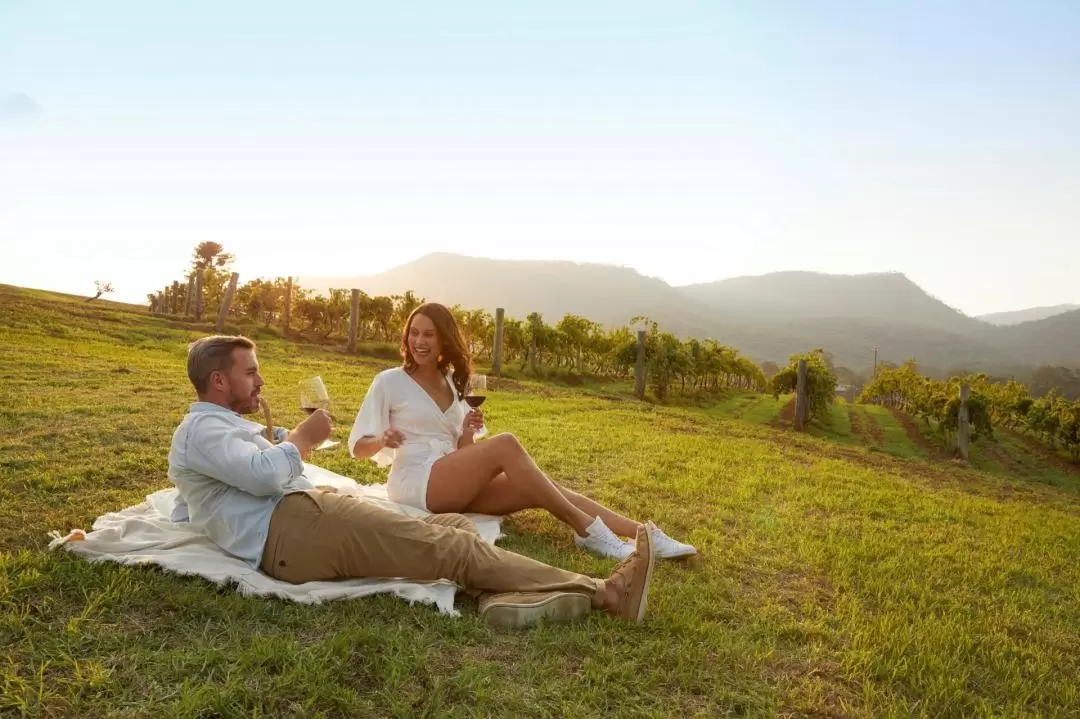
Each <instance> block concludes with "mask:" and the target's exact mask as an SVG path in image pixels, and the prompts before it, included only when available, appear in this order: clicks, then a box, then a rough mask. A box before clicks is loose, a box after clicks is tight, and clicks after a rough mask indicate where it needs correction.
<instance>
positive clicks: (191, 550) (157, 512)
mask: <svg viewBox="0 0 1080 719" xmlns="http://www.w3.org/2000/svg"><path fill="white" fill-rule="evenodd" d="M304 474H305V475H306V476H307V478H308V480H309V481H311V483H312V484H314V485H323V484H328V485H331V486H333V487H336V488H337V489H338V491H339V492H342V493H343V494H351V495H354V496H361V497H363V498H364V499H365V500H367V501H371V502H375V503H377V504H379V505H380V506H383V507H386V508H387V509H391V510H394V511H397V512H401V513H402V514H408V515H411V516H423V515H426V514H428V513H427V512H425V511H423V510H421V509H416V508H414V507H408V506H405V505H401V504H396V503H394V502H391V501H390V500H388V499H387V498H386V485H385V484H377V485H362V484H357V483H356V481H354V480H352V479H350V478H348V477H343V476H341V475H340V474H335V473H333V472H330V471H328V470H325V469H323V468H322V467H316V466H314V465H311V464H308V465H306V466H305V470H304ZM176 497H177V491H176V489H175V488H170V489H163V490H161V491H158V492H154V493H153V494H150V495H147V497H146V501H144V502H142V503H141V504H137V505H135V506H133V507H128V508H127V509H123V510H120V511H119V512H109V513H108V514H105V515H102V516H101V517H98V518H97V519H96V520H95V521H94V526H93V531H91V532H89V533H86V532H83V531H82V530H71V531H70V532H69V533H68V534H67V535H61V534H60V532H52V533H51V534H50V536H51V537H52V538H53V541H52V543H50V544H49V549H58V548H61V547H62V548H64V549H66V550H68V551H70V552H74V553H75V554H78V555H79V556H81V557H84V558H86V559H88V560H90V561H91V562H102V561H109V562H119V563H120V564H156V565H158V566H159V567H161V568H162V569H165V570H167V571H170V572H176V573H177V574H197V575H199V576H200V577H204V578H205V579H208V580H210V581H211V582H213V583H215V584H225V583H226V582H236V584H237V588H238V590H239V591H240V593H241V594H245V595H262V596H273V597H281V598H283V599H291V600H293V601H297V602H303V603H305V604H318V603H321V602H323V601H327V600H331V599H346V598H354V597H365V596H368V595H370V594H378V593H391V594H395V595H397V596H399V597H401V598H402V599H405V600H406V601H408V602H409V603H410V604H412V603H415V602H424V603H429V604H434V605H435V606H436V607H437V608H438V610H439V611H440V612H442V613H444V614H449V615H453V616H456V615H457V614H458V612H457V610H455V609H454V595H455V593H456V592H457V585H455V584H454V583H452V582H449V581H445V580H440V581H436V582H414V581H409V580H403V579H394V578H388V579H350V580H346V581H338V582H307V583H305V584H289V583H288V582H282V581H278V580H276V579H274V578H272V577H269V576H267V575H266V574H263V573H262V572H259V571H257V570H255V569H252V568H251V567H250V566H248V565H247V563H246V562H244V561H243V560H240V559H237V558H236V557H233V556H230V555H228V554H226V553H225V552H223V551H222V550H221V549H220V548H219V547H218V546H217V545H216V544H214V543H213V542H211V541H210V540H209V538H207V537H206V535H205V534H203V533H202V532H199V531H196V530H193V529H192V528H191V527H190V526H189V525H187V524H186V523H182V522H181V523H176V522H173V521H171V520H170V519H169V517H170V516H171V514H172V510H173V505H174V504H175V503H176ZM467 516H468V517H469V518H470V519H472V520H473V522H474V523H475V524H476V528H477V530H478V531H479V532H480V536H481V537H482V538H483V539H484V541H486V542H489V543H491V544H494V543H495V542H496V541H497V540H498V539H499V538H500V537H501V536H502V532H501V519H500V518H499V517H493V516H490V515H485V514H470V515H467ZM80 536H85V538H84V539H82V540H81V541H80V540H79V537H80Z"/></svg>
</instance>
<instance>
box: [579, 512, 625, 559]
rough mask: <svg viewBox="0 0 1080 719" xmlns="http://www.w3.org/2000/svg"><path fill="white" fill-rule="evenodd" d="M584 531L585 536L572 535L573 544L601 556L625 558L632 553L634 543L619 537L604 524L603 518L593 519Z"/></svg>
mask: <svg viewBox="0 0 1080 719" xmlns="http://www.w3.org/2000/svg"><path fill="white" fill-rule="evenodd" d="M585 532H586V536H584V537H579V536H577V534H575V535H574V544H576V545H578V546H579V547H583V548H585V549H588V550H589V551H590V552H592V553H593V554H599V555H600V556H601V557H613V558H615V559H626V558H627V557H629V556H630V555H631V554H633V553H634V544H633V543H632V542H627V541H625V540H622V539H619V537H618V535H616V534H615V532H612V531H611V530H610V529H608V526H607V525H606V524H604V520H602V519H600V518H599V517H597V518H596V519H594V520H593V523H592V524H590V525H589V526H588V528H587V529H586V530H585Z"/></svg>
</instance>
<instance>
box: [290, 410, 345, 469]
mask: <svg viewBox="0 0 1080 719" xmlns="http://www.w3.org/2000/svg"><path fill="white" fill-rule="evenodd" d="M333 429H334V422H333V420H331V419H330V413H329V412H327V411H326V410H325V409H317V410H315V411H314V412H312V413H311V415H310V416H308V418H307V419H305V420H304V421H303V422H301V423H300V424H298V425H296V427H295V428H294V429H293V431H292V432H289V436H288V437H286V438H285V441H286V442H292V443H293V444H294V445H296V448H297V449H298V450H300V456H301V457H303V458H304V459H307V458H308V456H310V454H311V450H312V449H313V448H314V447H318V446H319V445H320V444H322V443H323V441H324V440H326V439H327V438H328V437H329V436H330V432H331V431H332V430H333Z"/></svg>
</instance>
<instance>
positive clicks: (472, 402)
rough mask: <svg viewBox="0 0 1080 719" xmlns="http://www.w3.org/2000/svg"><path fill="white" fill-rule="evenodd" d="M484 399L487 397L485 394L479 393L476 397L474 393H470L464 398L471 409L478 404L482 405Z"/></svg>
mask: <svg viewBox="0 0 1080 719" xmlns="http://www.w3.org/2000/svg"><path fill="white" fill-rule="evenodd" d="M485 399H487V396H486V395H480V396H479V397H478V396H476V395H475V394H470V395H469V396H468V397H466V398H465V403H466V404H468V405H469V406H470V407H472V408H473V409H476V408H477V407H479V406H480V405H482V404H483V403H484V400H485Z"/></svg>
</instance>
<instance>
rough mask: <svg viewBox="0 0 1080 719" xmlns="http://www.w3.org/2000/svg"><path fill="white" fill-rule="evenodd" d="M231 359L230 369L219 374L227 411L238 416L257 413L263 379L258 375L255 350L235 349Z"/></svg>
mask: <svg viewBox="0 0 1080 719" xmlns="http://www.w3.org/2000/svg"><path fill="white" fill-rule="evenodd" d="M232 357H233V365H232V369H230V370H229V371H228V372H223V373H221V377H222V381H223V385H222V386H221V388H222V390H223V392H224V393H225V396H226V402H227V403H228V405H229V409H231V410H232V411H233V412H238V413H240V414H251V413H252V412H258V411H259V396H260V395H261V394H262V386H263V378H262V375H260V374H259V360H258V359H256V357H255V350H249V349H241V348H237V349H234V350H233V354H232Z"/></svg>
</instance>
